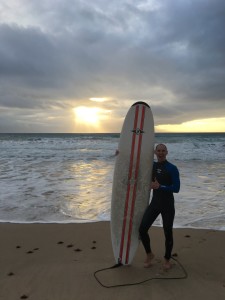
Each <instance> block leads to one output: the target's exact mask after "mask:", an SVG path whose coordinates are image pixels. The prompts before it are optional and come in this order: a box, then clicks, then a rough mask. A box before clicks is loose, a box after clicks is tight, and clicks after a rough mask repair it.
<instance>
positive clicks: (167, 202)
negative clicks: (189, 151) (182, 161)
mask: <svg viewBox="0 0 225 300" xmlns="http://www.w3.org/2000/svg"><path fill="white" fill-rule="evenodd" d="M154 153H155V155H156V157H157V160H158V162H154V164H153V174H152V179H153V181H152V183H151V189H153V196H152V200H151V203H150V204H149V206H148V207H147V209H146V211H145V213H144V216H143V219H142V222H141V225H140V228H139V233H140V238H141V241H142V244H143V246H144V248H145V251H146V255H147V256H146V260H145V263H144V266H145V267H146V268H148V267H150V266H151V263H152V260H153V258H154V254H153V253H152V250H151V245H150V237H149V235H148V230H149V228H150V227H151V226H152V224H153V222H154V221H155V219H156V218H157V217H158V215H159V214H161V216H162V221H163V229H164V235H165V256H164V258H165V262H164V268H165V269H170V268H171V263H170V258H171V252H172V248H173V221H174V216H175V208H174V196H173V193H178V192H179V190H180V176H179V171H178V169H177V167H176V166H175V165H173V164H171V163H170V162H168V161H167V160H166V156H167V154H168V151H167V147H166V146H165V145H164V144H159V145H157V146H156V148H155V152H154Z"/></svg>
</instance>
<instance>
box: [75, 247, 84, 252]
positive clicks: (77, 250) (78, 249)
mask: <svg viewBox="0 0 225 300" xmlns="http://www.w3.org/2000/svg"><path fill="white" fill-rule="evenodd" d="M74 251H76V252H80V251H82V250H81V249H80V248H77V249H75V250H74Z"/></svg>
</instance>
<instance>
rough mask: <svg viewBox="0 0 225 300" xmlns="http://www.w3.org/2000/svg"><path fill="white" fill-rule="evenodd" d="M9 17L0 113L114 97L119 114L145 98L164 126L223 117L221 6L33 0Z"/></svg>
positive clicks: (0, 57) (224, 6)
mask: <svg viewBox="0 0 225 300" xmlns="http://www.w3.org/2000/svg"><path fill="white" fill-rule="evenodd" d="M2 11H3V10H2ZM0 14H1V12H0ZM6 14H11V15H10V16H11V18H9V19H10V20H13V22H8V21H7V20H6V18H5V21H4V18H3V19H2V18H1V22H2V23H0V40H1V44H0V106H2V107H5V108H7V107H8V108H23V109H28V110H29V109H33V110H35V109H51V107H53V106H55V107H56V106H57V107H58V108H59V109H60V108H61V109H62V110H63V109H64V108H68V109H69V107H73V106H75V105H80V104H81V103H86V104H87V105H93V103H91V102H90V101H89V100H88V99H89V98H90V97H104V96H108V97H111V98H112V99H114V100H113V101H112V102H111V104H110V102H108V103H107V102H106V103H105V104H104V106H105V107H107V106H108V108H109V107H111V108H112V109H113V110H115V111H116V110H118V115H120V114H122V113H123V112H124V111H126V110H127V109H128V107H129V105H130V104H131V103H133V102H135V101H137V100H140V99H141V100H146V101H147V102H148V103H149V104H150V105H151V106H152V109H153V111H154V115H155V119H156V120H157V123H161V124H162V123H165V124H166V123H169V122H171V123H179V122H183V121H188V120H192V119H194V118H198V119H199V118H208V117H223V116H224V109H225V85H224V82H225V68H224V65H225V34H224V28H225V17H224V16H225V2H224V1H222V0H216V1H209V0H204V1H203V0H197V1H194V0H193V1H178V0H177V1H174V0H173V1H172V0H168V1H157V2H156V1H138V3H137V4H135V3H130V2H127V1H120V2H119V4H118V3H117V1H103V0H102V1H100V0H99V1H97V0H95V1H91V2H90V1H81V0H80V1H79V0H76V1H74V0H73V1H72V0H70V1H66V2H63V1H57V2H56V1H51V0H49V1H41V2H37V1H27V5H26V6H22V8H20V14H21V18H20V19H19V18H18V19H17V17H16V13H14V14H13V13H12V12H11V11H7V12H6ZM3 16H4V15H3ZM8 17H9V16H8ZM21 20H23V23H22V21H21ZM119 105H120V106H122V110H121V111H120V112H119ZM102 106H103V105H102ZM15 111H16V110H15ZM15 113H16V112H15ZM28 113H29V112H28ZM9 117H10V116H8V118H9ZM14 119H16V116H15V117H14ZM4 122H6V119H4ZM1 123H2V122H1ZM46 126H47V125H46ZM2 128H5V127H2V125H1V128H0V130H1V131H3V129H2ZM46 130H48V129H46Z"/></svg>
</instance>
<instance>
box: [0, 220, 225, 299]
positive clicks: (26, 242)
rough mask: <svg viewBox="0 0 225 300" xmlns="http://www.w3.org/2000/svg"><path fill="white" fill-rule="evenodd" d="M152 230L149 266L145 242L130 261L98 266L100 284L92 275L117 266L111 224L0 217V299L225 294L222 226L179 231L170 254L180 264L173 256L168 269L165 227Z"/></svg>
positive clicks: (213, 296) (216, 296)
mask: <svg viewBox="0 0 225 300" xmlns="http://www.w3.org/2000/svg"><path fill="white" fill-rule="evenodd" d="M150 234H151V239H152V248H153V251H154V253H155V260H154V264H153V266H152V267H151V268H148V269H145V268H144V267H143V261H144V258H145V253H144V250H143V247H142V245H141V244H140V246H139V248H138V250H137V254H136V256H135V259H134V261H133V263H132V265H131V266H122V267H119V268H114V269H108V270H104V271H100V272H98V273H97V274H96V277H97V278H98V280H99V281H100V283H99V282H98V281H97V280H96V278H95V277H94V273H95V272H96V271H98V270H102V269H105V268H109V267H111V266H113V265H115V261H114V257H113V253H112V247H111V238H110V224H109V222H97V223H85V224H77V223H76V224H10V223H1V224H0V236H1V239H0V245H1V246H0V299H1V300H8V299H9V300H14V299H33V300H44V299H46V300H47V299H48V300H70V299H71V300H72V299H73V300H74V299H79V300H80V299H102V300H103V299H104V300H105V299H108V300H111V299H123V300H126V299H129V300H131V299H142V300H143V299H154V300H157V299H160V300H162V299H171V300H172V299H173V300H176V299H177V300H178V299H179V300H181V299H182V300H186V299H187V300H190V299H192V300H195V299H196V300H197V299H198V300H199V299H200V300H201V299H202V300H203V299H204V300H212V299H217V300H222V299H224V297H225V232H224V231H215V230H202V229H201V230H199V229H174V249H173V257H174V258H175V259H176V260H178V261H179V262H180V263H181V265H180V264H179V263H178V262H177V261H174V260H172V264H173V265H172V269H171V270H169V271H165V270H163V268H162V264H163V254H164V236H163V230H162V228H158V227H153V228H151V229H150ZM182 267H183V268H184V269H182ZM185 272H186V273H187V278H184V277H186V276H185ZM103 286H106V287H103ZM115 286H117V287H115Z"/></svg>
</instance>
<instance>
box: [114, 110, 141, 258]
mask: <svg viewBox="0 0 225 300" xmlns="http://www.w3.org/2000/svg"><path fill="white" fill-rule="evenodd" d="M138 113H139V105H137V106H136V109H135V118H134V128H133V129H134V130H136V129H137V122H138ZM135 141H136V133H135V132H134V133H133V136H132V146H131V154H130V163H129V174H128V185H127V194H126V202H125V207H124V216H123V228H122V235H121V241H120V254H119V261H122V256H123V247H124V237H125V230H126V222H127V211H128V202H129V198H130V179H131V177H132V170H133V160H134V148H135Z"/></svg>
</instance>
